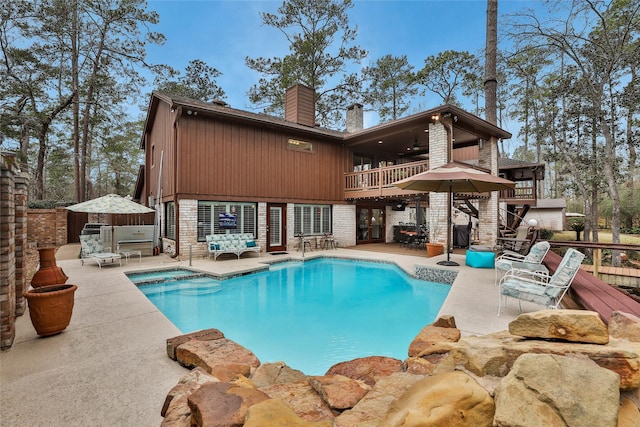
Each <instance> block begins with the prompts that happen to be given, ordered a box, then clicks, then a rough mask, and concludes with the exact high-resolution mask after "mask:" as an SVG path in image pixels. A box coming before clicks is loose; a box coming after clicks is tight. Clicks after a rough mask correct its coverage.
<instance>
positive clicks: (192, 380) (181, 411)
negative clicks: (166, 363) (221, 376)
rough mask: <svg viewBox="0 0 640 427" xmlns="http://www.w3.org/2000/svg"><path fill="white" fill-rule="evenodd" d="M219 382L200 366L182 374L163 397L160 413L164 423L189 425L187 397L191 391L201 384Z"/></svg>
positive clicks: (189, 413) (189, 414)
mask: <svg viewBox="0 0 640 427" xmlns="http://www.w3.org/2000/svg"><path fill="white" fill-rule="evenodd" d="M216 382H219V381H218V379H217V378H215V377H213V376H211V375H209V374H207V373H206V372H205V370H204V369H202V368H195V369H193V370H191V371H190V372H188V373H187V374H185V375H183V376H182V378H180V380H179V381H178V384H176V385H175V386H174V387H173V388H172V389H171V390H169V393H167V397H166V398H165V399H164V405H162V410H161V411H160V415H162V416H163V417H165V418H164V421H163V424H165V425H180V424H183V423H186V424H185V425H189V423H190V417H191V409H189V404H188V402H187V398H188V397H189V395H191V393H193V392H194V391H196V390H197V389H199V388H200V387H201V386H202V385H203V384H207V383H216Z"/></svg>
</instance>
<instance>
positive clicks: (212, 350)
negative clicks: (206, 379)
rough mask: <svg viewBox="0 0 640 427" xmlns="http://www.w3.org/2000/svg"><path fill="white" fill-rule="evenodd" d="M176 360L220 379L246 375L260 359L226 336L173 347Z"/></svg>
mask: <svg viewBox="0 0 640 427" xmlns="http://www.w3.org/2000/svg"><path fill="white" fill-rule="evenodd" d="M175 355H176V360H177V361H178V362H179V363H180V364H181V365H182V366H185V367H187V368H192V367H195V366H200V367H201V368H203V369H204V370H205V371H207V372H208V373H210V374H212V375H215V376H216V377H218V379H220V380H222V381H228V380H229V379H231V378H233V377H234V376H236V375H244V376H245V377H248V376H249V375H250V374H251V371H252V369H254V368H257V367H258V366H260V361H259V360H258V358H257V357H256V355H255V354H253V353H252V352H251V351H250V350H248V349H246V348H245V347H243V346H241V345H240V344H238V343H236V342H234V341H231V340H229V339H227V338H219V339H214V340H207V341H201V340H188V341H186V342H183V343H182V344H180V345H178V346H177V347H176V349H175Z"/></svg>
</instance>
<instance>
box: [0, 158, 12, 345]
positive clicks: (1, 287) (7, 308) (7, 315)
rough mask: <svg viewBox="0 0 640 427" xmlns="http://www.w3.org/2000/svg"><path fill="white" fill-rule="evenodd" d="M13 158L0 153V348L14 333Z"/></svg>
mask: <svg viewBox="0 0 640 427" xmlns="http://www.w3.org/2000/svg"><path fill="white" fill-rule="evenodd" d="M15 160H16V158H15V157H13V156H5V155H4V154H3V155H1V156H0V349H3V350H4V349H7V348H10V347H11V346H12V345H13V340H14V339H15V336H16V281H15V279H16V270H15V268H16V267H15V253H16V248H15V242H16V239H15V232H16V229H15V214H16V211H15V192H14V189H15V181H14V175H15V174H14V170H13V169H14V167H15V166H13V165H14V164H15Z"/></svg>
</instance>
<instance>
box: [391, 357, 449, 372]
mask: <svg viewBox="0 0 640 427" xmlns="http://www.w3.org/2000/svg"><path fill="white" fill-rule="evenodd" d="M402 366H403V369H404V371H406V372H409V373H410V374H414V375H430V374H442V373H444V372H450V371H453V370H455V364H454V363H453V358H452V357H449V355H448V353H445V354H438V353H434V354H429V355H427V356H422V357H408V358H407V359H405V361H404V363H403V365H402Z"/></svg>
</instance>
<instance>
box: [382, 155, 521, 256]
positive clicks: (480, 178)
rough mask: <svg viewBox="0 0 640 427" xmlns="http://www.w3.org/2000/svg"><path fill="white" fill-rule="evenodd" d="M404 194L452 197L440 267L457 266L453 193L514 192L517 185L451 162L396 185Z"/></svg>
mask: <svg viewBox="0 0 640 427" xmlns="http://www.w3.org/2000/svg"><path fill="white" fill-rule="evenodd" d="M393 185H394V186H396V187H399V188H402V189H404V190H415V191H432V192H435V193H449V203H448V206H447V208H448V209H447V210H448V218H447V230H448V231H447V260H446V261H440V262H438V264H440V265H458V263H456V262H454V261H451V260H450V259H449V253H450V249H451V204H452V196H453V193H486V192H489V191H497V190H510V189H513V188H515V185H516V184H515V182H513V181H509V180H508V179H504V178H500V177H499V176H495V175H491V174H490V173H487V172H484V171H482V170H479V169H475V168H474V167H473V166H471V165H467V164H465V163H460V162H449V163H447V164H445V165H442V166H440V167H437V168H433V169H431V170H428V171H426V172H422V173H419V174H416V175H413V176H410V177H408V178H405V179H402V180H400V181H398V182H395V183H394V184H393Z"/></svg>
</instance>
